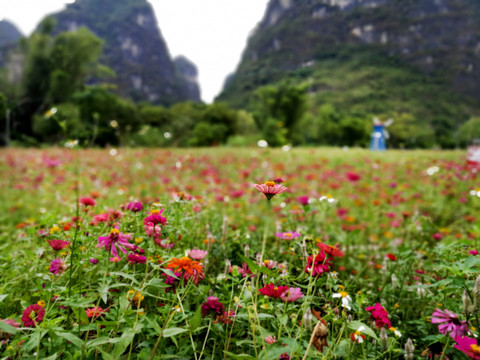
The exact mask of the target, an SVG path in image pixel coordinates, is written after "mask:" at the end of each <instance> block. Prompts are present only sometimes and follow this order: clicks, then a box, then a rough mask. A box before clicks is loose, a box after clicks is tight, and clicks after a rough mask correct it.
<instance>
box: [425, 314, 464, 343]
mask: <svg viewBox="0 0 480 360" xmlns="http://www.w3.org/2000/svg"><path fill="white" fill-rule="evenodd" d="M432 324H440V325H438V332H439V333H440V334H443V335H449V336H450V337H451V338H452V339H455V338H457V337H461V336H465V335H467V334H468V325H467V322H466V321H465V320H459V319H458V315H457V314H455V313H454V312H451V311H450V310H447V309H445V310H443V311H442V310H440V309H435V311H434V312H433V314H432Z"/></svg>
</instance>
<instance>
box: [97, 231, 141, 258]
mask: <svg viewBox="0 0 480 360" xmlns="http://www.w3.org/2000/svg"><path fill="white" fill-rule="evenodd" d="M131 238H132V237H131V236H130V235H127V234H122V233H121V232H120V231H118V229H112V230H111V231H110V234H109V235H108V236H100V237H99V238H98V245H97V247H99V248H100V247H104V248H105V250H107V251H110V252H111V253H112V255H113V258H120V256H118V250H117V246H118V249H120V251H121V252H123V253H124V254H126V253H127V249H128V250H134V249H135V245H133V244H130V243H129V242H128V241H129V240H130V239H131Z"/></svg>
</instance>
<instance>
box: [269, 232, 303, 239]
mask: <svg viewBox="0 0 480 360" xmlns="http://www.w3.org/2000/svg"><path fill="white" fill-rule="evenodd" d="M275 236H276V237H278V238H279V239H282V240H293V239H296V238H298V237H300V236H301V234H300V233H298V232H296V231H288V232H283V233H282V232H278V233H276V234H275Z"/></svg>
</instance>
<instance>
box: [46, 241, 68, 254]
mask: <svg viewBox="0 0 480 360" xmlns="http://www.w3.org/2000/svg"><path fill="white" fill-rule="evenodd" d="M47 242H48V245H50V247H51V248H52V249H53V250H55V251H59V250H62V249H65V248H66V247H67V246H68V245H70V242H68V241H64V240H59V239H52V240H47Z"/></svg>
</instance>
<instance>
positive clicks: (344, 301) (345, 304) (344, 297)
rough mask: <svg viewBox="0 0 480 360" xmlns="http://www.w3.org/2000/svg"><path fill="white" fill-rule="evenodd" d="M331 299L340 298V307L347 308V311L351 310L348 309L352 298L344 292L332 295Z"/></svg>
mask: <svg viewBox="0 0 480 360" xmlns="http://www.w3.org/2000/svg"><path fill="white" fill-rule="evenodd" d="M332 297H333V298H341V299H342V307H344V308H347V309H348V310H352V308H351V307H350V302H351V301H352V298H351V297H350V295H348V293H347V292H346V291H340V292H339V293H336V294H333V295H332Z"/></svg>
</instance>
